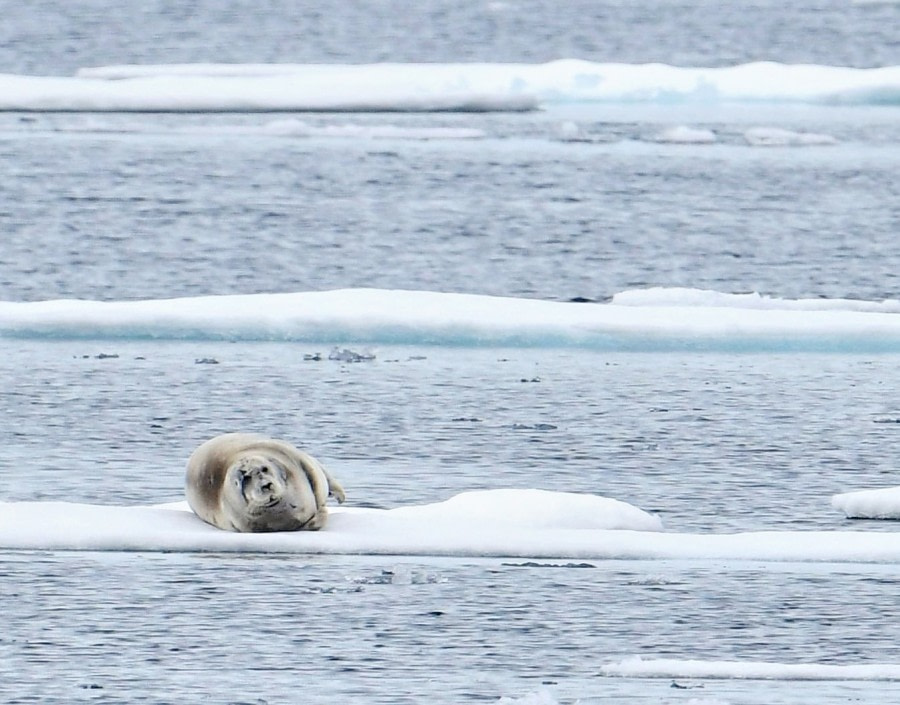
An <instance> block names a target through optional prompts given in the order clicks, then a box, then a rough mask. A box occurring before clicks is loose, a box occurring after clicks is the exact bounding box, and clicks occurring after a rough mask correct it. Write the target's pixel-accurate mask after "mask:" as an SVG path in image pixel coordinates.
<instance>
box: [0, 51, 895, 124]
mask: <svg viewBox="0 0 900 705" xmlns="http://www.w3.org/2000/svg"><path fill="white" fill-rule="evenodd" d="M586 101H603V102H628V103H635V102H650V103H663V104H669V103H700V104H704V103H717V102H756V103H816V104H829V103H836V104H859V105H865V104H874V105H885V104H898V103H900V66H885V67H880V68H849V67H841V66H822V65H815V64H781V63H775V62H755V63H748V64H741V65H736V66H728V67H719V68H703V67H679V66H670V65H667V64H623V63H594V62H589V61H582V60H577V59H562V60H558V61H551V62H548V63H542V64H511V63H448V64H440V63H429V64H417V63H410V64H395V63H378V64H346V65H342V64H169V65H166V64H162V65H144V66H140V65H138V66H105V67H96V68H85V69H82V70H80V71H79V72H78V74H77V75H76V76H74V77H52V76H20V75H10V74H5V75H0V110H33V111H190V112H198V111H240V112H247V111H288V110H290V111H441V110H457V111H492V110H531V109H534V108H536V107H538V106H539V105H540V104H547V103H554V102H555V103H571V102H586Z"/></svg>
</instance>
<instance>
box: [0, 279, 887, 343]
mask: <svg viewBox="0 0 900 705" xmlns="http://www.w3.org/2000/svg"><path fill="white" fill-rule="evenodd" d="M898 313H900V302H898V301H896V300H887V301H880V302H876V301H856V300H848V299H802V300H786V299H773V298H768V297H764V296H760V295H758V294H724V293H719V292H715V291H703V290H699V289H678V288H675V289H647V290H640V291H627V292H622V293H620V294H617V295H616V296H614V297H613V299H612V301H611V302H608V303H570V302H560V301H544V300H533V299H516V298H507V297H496V296H481V295H474V294H452V293H438V292H428V291H399V290H381V289H343V290H335V291H321V292H305V293H292V294H255V295H234V296H208V297H194V298H181V299H162V300H144V301H110V302H102V301H81V300H55V301H40V302H0V337H20V338H28V337H39V338H82V339H172V340H245V341H254V340H259V341H298V342H307V343H340V344H349V343H359V344H366V345H378V344H383V345H392V344H413V345H453V346H457V347H459V346H482V347H483V346H504V347H515V346H522V347H560V346H563V347H564V346H570V347H581V348H589V349H596V350H604V351H725V352H754V351H757V352H758V351H762V352H792V351H800V352H810V351H811V352H857V353H871V352H900V315H897V314H898Z"/></svg>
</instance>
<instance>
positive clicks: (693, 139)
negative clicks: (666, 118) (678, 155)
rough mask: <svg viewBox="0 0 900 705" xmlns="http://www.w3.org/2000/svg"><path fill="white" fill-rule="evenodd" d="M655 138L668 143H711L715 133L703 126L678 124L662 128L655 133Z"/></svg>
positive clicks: (714, 138)
mask: <svg viewBox="0 0 900 705" xmlns="http://www.w3.org/2000/svg"><path fill="white" fill-rule="evenodd" d="M655 140H656V141H657V142H667V143H670V144H713V143H714V142H715V141H716V133H715V132H713V131H712V130H707V129H703V128H696V127H688V126H687V125H679V126H677V127H670V128H668V129H667V130H663V131H662V132H660V133H659V134H658V135H656V137H655Z"/></svg>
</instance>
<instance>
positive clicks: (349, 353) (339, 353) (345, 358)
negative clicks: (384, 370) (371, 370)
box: [328, 347, 375, 362]
mask: <svg viewBox="0 0 900 705" xmlns="http://www.w3.org/2000/svg"><path fill="white" fill-rule="evenodd" d="M328 359H329V360H335V361H336V362H371V361H372V360H374V359H375V353H373V352H356V351H355V350H349V349H348V348H339V347H334V348H332V349H331V352H330V353H328Z"/></svg>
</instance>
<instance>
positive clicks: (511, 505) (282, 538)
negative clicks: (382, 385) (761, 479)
mask: <svg viewBox="0 0 900 705" xmlns="http://www.w3.org/2000/svg"><path fill="white" fill-rule="evenodd" d="M0 549H23V550H83V551H184V552H210V551H213V552H219V551H221V552H259V553H298V554H334V555H348V554H353V555H408V556H456V557H495V558H533V559H577V560H587V559H596V560H602V559H630V560H654V559H675V560H701V561H703V560H736V561H788V562H814V561H819V562H821V561H827V562H859V563H866V562H873V563H883V562H896V561H900V537H898V536H896V535H894V534H890V533H875V532H868V533H866V532H855V531H763V532H747V533H739V534H690V533H668V532H665V531H663V526H662V524H661V522H660V521H659V519H658V518H657V517H656V516H654V515H652V514H648V513H647V512H644V511H643V510H641V509H639V508H637V507H634V506H632V505H630V504H626V503H624V502H620V501H617V500H614V499H609V498H606V497H599V496H595V495H584V494H575V493H568V492H551V491H547V490H527V489H526V490H522V489H518V490H514V489H499V490H484V491H475V492H467V493H463V494H460V495H457V496H456V497H453V498H451V499H449V500H447V501H445V502H439V503H437V504H428V505H418V506H405V507H398V508H395V509H372V508H360V507H348V506H339V507H334V508H333V509H332V511H331V516H330V517H329V520H328V524H327V526H326V527H325V528H324V529H323V530H322V531H318V532H303V531H299V532H278V533H269V534H239V533H233V532H229V531H222V530H221V529H216V528H214V527H212V526H209V525H208V524H205V523H204V522H203V521H201V520H200V519H199V518H197V517H196V516H195V515H194V514H193V513H192V512H191V511H190V510H189V509H188V507H187V504H186V503H185V502H176V503H173V504H167V505H155V506H130V507H123V506H102V505H90V504H76V503H69V502H0Z"/></svg>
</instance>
